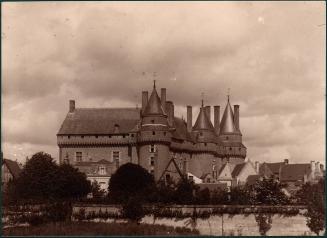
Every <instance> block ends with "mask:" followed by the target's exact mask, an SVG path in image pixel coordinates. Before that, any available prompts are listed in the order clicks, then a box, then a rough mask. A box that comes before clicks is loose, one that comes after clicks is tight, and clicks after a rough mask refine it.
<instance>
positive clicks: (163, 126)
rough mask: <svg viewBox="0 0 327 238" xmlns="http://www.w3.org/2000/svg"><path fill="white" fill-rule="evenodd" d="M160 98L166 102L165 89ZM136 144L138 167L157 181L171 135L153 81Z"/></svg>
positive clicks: (164, 163)
mask: <svg viewBox="0 0 327 238" xmlns="http://www.w3.org/2000/svg"><path fill="white" fill-rule="evenodd" d="M161 97H162V99H163V101H166V90H165V89H164V90H161ZM166 109H167V108H166ZM138 142H139V144H140V148H139V153H140V156H139V158H140V165H141V166H142V167H143V168H145V169H146V170H148V171H149V172H150V173H152V174H153V175H154V177H155V179H156V180H157V179H159V177H160V176H161V175H162V172H163V170H164V169H165V166H166V165H167V163H168V161H169V144H170V142H171V134H170V131H169V124H168V116H167V114H166V113H165V110H164V109H163V102H162V101H161V99H160V98H159V96H158V93H157V90H156V84H155V81H154V84H153V90H152V93H151V96H150V98H149V100H148V101H147V104H146V107H145V108H144V112H143V113H142V119H141V129H140V133H139V135H138Z"/></svg>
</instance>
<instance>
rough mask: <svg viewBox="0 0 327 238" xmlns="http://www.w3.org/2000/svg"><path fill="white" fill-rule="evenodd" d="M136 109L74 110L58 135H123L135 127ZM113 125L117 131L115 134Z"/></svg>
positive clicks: (136, 121) (138, 113) (137, 114)
mask: <svg viewBox="0 0 327 238" xmlns="http://www.w3.org/2000/svg"><path fill="white" fill-rule="evenodd" d="M139 120H140V109H137V108H76V109H75V111H74V112H72V113H67V116H66V118H65V120H64V121H63V123H62V125H61V128H60V130H59V132H58V135H81V134H82V135H83V134H84V135H85V134H121V133H122V134H125V133H128V132H130V131H132V129H133V128H134V127H135V126H136V125H137V123H138V121H139ZM115 125H118V126H119V131H118V132H115V131H114V130H115Z"/></svg>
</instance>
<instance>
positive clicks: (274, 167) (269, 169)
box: [259, 162, 285, 176]
mask: <svg viewBox="0 0 327 238" xmlns="http://www.w3.org/2000/svg"><path fill="white" fill-rule="evenodd" d="M283 166H285V162H278V163H263V164H261V165H260V167H259V174H261V175H265V176H270V175H272V174H279V169H280V168H281V167H283Z"/></svg>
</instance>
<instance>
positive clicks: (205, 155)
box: [190, 100, 220, 177]
mask: <svg viewBox="0 0 327 238" xmlns="http://www.w3.org/2000/svg"><path fill="white" fill-rule="evenodd" d="M192 134H193V136H194V139H195V150H196V154H195V155H194V158H193V159H192V160H191V164H190V171H191V173H193V174H195V175H196V176H199V177H201V176H203V175H205V174H208V173H212V172H213V168H217V167H219V164H220V158H219V157H218V148H219V146H220V141H219V138H218V137H217V134H216V133H215V129H214V127H213V125H212V123H211V121H210V106H206V107H204V105H203V100H202V104H201V108H200V112H199V115H198V118H197V120H196V122H195V124H194V126H193V128H192Z"/></svg>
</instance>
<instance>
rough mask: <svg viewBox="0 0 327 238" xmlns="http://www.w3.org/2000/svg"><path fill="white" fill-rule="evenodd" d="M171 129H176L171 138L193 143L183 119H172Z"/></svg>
mask: <svg viewBox="0 0 327 238" xmlns="http://www.w3.org/2000/svg"><path fill="white" fill-rule="evenodd" d="M173 127H175V129H176V130H175V131H174V132H173V138H176V139H181V140H187V141H193V138H192V136H191V134H190V133H189V132H188V131H187V124H186V122H185V121H184V120H183V119H181V118H178V117H174V123H173Z"/></svg>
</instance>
